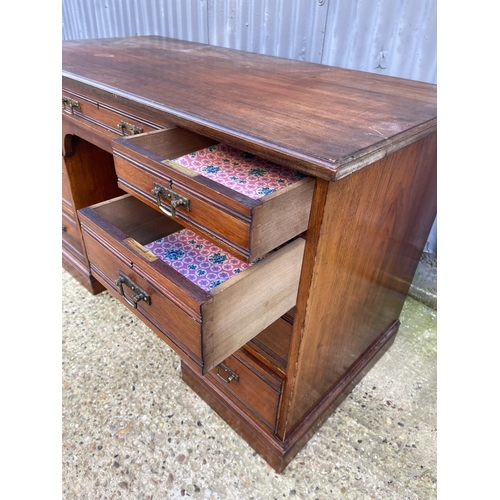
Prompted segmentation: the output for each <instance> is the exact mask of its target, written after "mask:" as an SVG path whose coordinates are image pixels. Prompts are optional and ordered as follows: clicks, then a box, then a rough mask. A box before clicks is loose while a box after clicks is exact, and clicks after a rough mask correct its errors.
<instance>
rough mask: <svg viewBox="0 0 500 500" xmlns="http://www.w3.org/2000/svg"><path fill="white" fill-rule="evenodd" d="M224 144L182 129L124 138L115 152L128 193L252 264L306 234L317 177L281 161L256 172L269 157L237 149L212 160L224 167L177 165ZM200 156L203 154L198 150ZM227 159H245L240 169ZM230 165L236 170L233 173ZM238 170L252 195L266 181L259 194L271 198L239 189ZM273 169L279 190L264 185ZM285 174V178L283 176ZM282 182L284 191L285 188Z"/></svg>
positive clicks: (116, 162)
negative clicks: (284, 164) (292, 169)
mask: <svg viewBox="0 0 500 500" xmlns="http://www.w3.org/2000/svg"><path fill="white" fill-rule="evenodd" d="M218 147H220V148H221V149H224V148H227V147H228V146H227V145H220V144H217V143H216V142H215V141H213V140H211V139H209V138H206V137H203V136H200V135H198V134H195V133H193V132H190V131H188V130H184V129H180V128H176V127H172V128H170V129H166V130H160V131H155V132H151V133H149V134H141V135H138V136H135V137H129V138H127V139H117V140H115V141H113V144H112V148H113V154H114V157H115V167H116V173H117V176H118V183H119V185H120V187H121V188H122V189H123V190H125V191H127V192H128V193H130V194H132V195H133V196H136V197H138V198H139V199H141V200H142V201H144V202H146V203H148V204H149V205H150V206H153V207H155V208H156V209H157V210H159V211H161V212H162V213H164V214H165V215H166V216H168V217H173V218H176V219H178V220H179V222H180V223H181V224H183V225H185V226H186V227H190V228H192V229H194V230H196V231H198V232H201V233H203V234H204V236H206V237H207V238H208V239H210V240H211V241H214V242H215V243H216V244H218V245H221V246H222V247H223V248H226V249H228V250H229V251H230V252H231V253H233V254H235V255H237V256H238V257H239V258H241V259H243V260H245V261H246V262H252V261H254V260H255V259H257V258H259V257H261V256H263V255H265V254H266V253H267V252H269V251H271V250H273V249H275V248H277V247H279V246H280V245H282V244H283V243H286V242H287V241H290V240H291V239H293V238H294V237H296V236H297V235H299V234H301V233H302V232H304V231H305V230H306V229H307V227H308V223H309V213H310V209H311V203H312V195H313V190H314V179H313V178H311V177H301V176H300V175H301V174H298V173H296V172H295V173H293V171H291V170H289V169H285V167H279V166H277V165H275V164H272V165H269V166H266V168H267V169H268V170H266V168H264V167H262V168H260V167H259V168H249V167H248V165H251V164H252V162H255V164H256V165H260V164H261V162H263V161H264V160H261V159H258V158H256V157H253V156H252V155H248V156H249V157H250V158H251V159H248V160H245V155H247V153H243V152H241V151H239V152H238V150H236V151H237V153H234V152H232V151H233V150H228V152H223V151H222V150H221V151H218V152H217V155H219V156H217V157H216V159H214V160H213V161H218V162H219V163H217V166H206V167H201V166H198V167H195V166H194V165H195V164H196V162H197V160H192V162H193V163H192V165H191V168H195V169H196V168H197V169H198V170H191V169H190V168H188V167H187V166H185V165H181V162H182V161H183V160H179V162H174V161H172V160H173V159H176V158H179V157H182V158H184V159H186V161H188V160H187V158H191V156H192V155H195V156H196V154H199V155H200V157H203V155H205V157H206V158H208V157H210V155H213V156H216V155H215V153H213V152H212V151H213V148H218ZM211 148H212V149H211ZM200 151H202V153H201V154H200V153H196V152H200ZM224 151H226V149H224ZM224 154H227V155H228V156H230V155H231V154H236V155H238V154H240V155H241V157H242V158H243V159H240V158H239V156H238V157H237V159H238V160H239V161H240V162H241V164H240V166H236V165H239V164H238V162H233V161H232V160H234V159H235V157H233V158H232V160H231V161H230V160H229V159H226V158H224V159H223V160H222V159H220V158H222V157H223V155H224ZM210 158H211V157H210ZM226 160H227V161H226ZM190 161H191V160H190ZM204 161H205V160H204ZM206 161H212V160H211V159H210V160H206ZM244 161H246V162H247V163H245V165H247V166H245V167H243V166H241V165H243V162H244ZM219 164H220V165H219ZM224 165H232V166H229V167H227V168H226V167H225V166H224ZM265 165H268V164H265ZM236 168H241V169H242V170H241V171H238V175H241V176H242V178H241V179H240V181H241V182H242V183H248V185H249V188H248V189H249V193H250V192H252V193H253V194H252V196H257V195H256V194H255V193H254V192H253V191H251V188H250V187H253V186H257V185H259V186H260V185H261V184H260V183H262V186H261V187H260V188H259V191H260V193H267V192H269V194H266V195H262V196H260V195H259V196H260V197H259V198H252V197H250V194H249V196H246V195H245V194H242V192H238V191H237V190H236V189H237V186H236V187H235V183H237V182H236V180H235V179H238V178H239V177H238V176H237V175H236V170H235V169H236ZM273 169H274V170H273ZM271 170H273V175H274V176H278V177H277V179H279V181H280V182H281V181H282V184H280V182H278V180H276V177H273V184H272V185H273V186H274V188H273V189H276V190H273V189H271V188H266V187H265V186H266V182H271V181H269V180H268V178H271V175H268V171H271ZM202 172H205V174H204V175H203V174H202ZM213 172H216V174H213V175H217V176H218V177H217V179H218V180H217V181H216V180H214V178H211V177H208V176H209V175H212V173H213ZM285 174H286V175H285ZM244 175H247V178H244ZM280 175H282V176H283V179H280V178H279V176H280ZM259 176H262V179H263V180H262V181H260V180H258V179H260V177H259ZM289 178H292V180H290V179H289ZM256 179H257V180H256ZM240 181H238V182H240ZM224 183H226V184H224ZM250 185H251V186H250ZM282 185H283V186H285V187H283V188H280V187H281V186H282ZM229 186H233V187H234V189H233V188H231V187H229Z"/></svg>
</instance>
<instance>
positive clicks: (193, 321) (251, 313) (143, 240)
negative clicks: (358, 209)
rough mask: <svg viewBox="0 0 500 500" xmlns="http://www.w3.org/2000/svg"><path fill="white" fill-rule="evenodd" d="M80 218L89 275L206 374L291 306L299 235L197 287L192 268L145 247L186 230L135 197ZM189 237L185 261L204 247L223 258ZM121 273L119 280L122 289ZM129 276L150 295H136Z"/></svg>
mask: <svg viewBox="0 0 500 500" xmlns="http://www.w3.org/2000/svg"><path fill="white" fill-rule="evenodd" d="M79 218H80V221H81V226H82V231H83V238H84V241H85V247H86V250H87V255H88V258H89V261H90V264H91V269H92V274H93V275H94V276H95V278H96V279H98V280H99V281H100V282H101V283H102V284H103V285H104V286H106V287H107V288H108V289H109V290H110V291H112V292H113V293H114V294H115V295H121V297H120V298H121V300H122V301H123V302H124V303H125V304H126V305H127V306H128V307H130V308H131V309H132V310H133V311H134V312H135V313H136V314H137V315H138V316H140V317H141V318H142V319H145V320H146V321H147V322H148V323H149V324H150V325H153V326H154V327H155V328H156V330H159V331H161V333H163V334H164V335H165V336H166V337H167V339H169V340H170V341H171V343H173V344H174V345H176V346H177V347H179V350H180V354H183V353H184V354H187V355H188V356H189V357H190V358H191V359H193V360H194V361H196V363H197V364H198V366H199V367H200V368H201V371H202V373H204V374H205V373H207V372H208V371H209V370H210V369H212V368H213V367H215V366H216V365H217V364H218V363H220V362H221V361H222V360H224V359H226V358H227V357H229V356H230V355H232V354H233V353H234V352H236V351H237V350H238V349H240V348H241V347H242V346H243V345H244V344H246V343H247V342H248V341H249V340H251V339H252V338H254V337H255V336H256V335H258V334H259V333H260V332H261V331H262V330H264V329H265V328H267V327H268V326H269V325H270V324H271V323H273V322H274V321H276V320H277V319H278V318H279V317H280V316H282V315H283V314H285V313H286V312H287V311H288V310H289V309H290V308H291V307H293V306H294V305H295V301H296V297H297V291H298V282H299V277H300V269H301V265H302V258H303V253H304V245H305V242H304V240H303V239H301V238H298V239H297V240H295V241H293V242H291V243H290V244H288V245H286V246H285V247H283V248H280V249H279V250H277V251H276V252H273V253H272V254H270V255H269V256H267V257H266V258H264V259H262V260H261V261H259V262H258V263H256V264H254V265H252V266H246V267H245V265H242V266H240V265H238V266H237V267H238V272H237V273H235V274H234V275H233V276H232V277H231V278H230V279H227V280H226V281H224V280H223V281H222V282H220V281H218V282H217V283H218V284H216V285H215V286H214V287H212V288H206V289H203V288H201V285H197V284H195V282H193V281H192V280H190V279H188V277H186V276H187V275H189V273H190V271H186V272H187V274H182V273H181V272H178V271H176V270H175V269H174V267H172V266H171V265H169V264H168V263H167V262H165V261H164V260H163V259H161V258H159V257H158V254H155V253H153V252H152V251H151V250H149V249H148V248H146V247H145V245H148V244H149V243H151V242H155V241H157V240H159V239H160V238H162V237H163V236H168V235H174V237H177V236H176V235H177V233H178V232H179V229H180V230H182V231H185V229H184V228H183V227H182V226H181V225H179V224H177V223H176V222H175V221H172V220H171V219H169V218H167V217H164V216H163V215H162V214H160V213H159V212H157V211H156V210H154V209H152V208H150V207H148V206H147V205H145V204H143V203H141V202H140V201H138V200H137V199H136V198H134V197H132V196H129V195H125V196H122V197H120V198H117V199H115V200H112V201H110V202H103V203H100V204H97V205H95V206H93V207H87V208H85V209H82V210H80V211H79ZM192 238H193V237H192V236H188V237H187V238H186V240H185V241H187V240H188V239H189V242H190V244H192V245H195V244H196V245H198V246H197V247H196V248H203V250H201V251H199V252H200V253H199V254H197V253H196V251H194V250H192V251H191V250H187V251H186V252H184V253H185V255H186V257H187V258H189V259H191V260H190V261H188V260H186V263H189V262H190V263H193V262H198V260H197V259H198V257H199V256H201V255H202V253H203V252H205V250H206V249H208V248H209V247H210V248H211V250H210V255H214V256H216V260H217V263H216V264H215V265H216V266H217V265H218V262H221V261H220V260H219V259H220V257H221V253H220V252H219V250H218V249H215V250H213V248H212V247H213V245H212V243H210V242H208V245H206V246H204V245H201V246H199V243H198V241H199V240H193V239H192ZM176 241H180V240H176ZM175 248H179V247H177V246H176V247H175ZM191 248H192V249H193V248H195V246H192V247H191ZM192 252H195V253H194V254H193V253H192ZM174 253H175V252H174ZM160 255H163V254H161V253H160ZM176 255H177V253H176ZM193 259H194V260H193ZM222 262H225V261H222ZM227 262H228V264H229V262H230V261H227ZM175 264H180V263H179V262H177V261H176V262H175ZM242 264H243V263H242ZM231 265H233V264H231ZM202 267H203V266H200V269H202ZM203 269H206V268H205V267H203ZM224 269H226V268H224ZM221 270H222V268H221ZM208 272H209V273H212V272H213V271H212V268H210V270H209V271H208ZM223 274H227V271H226V270H224V271H223ZM120 277H121V278H123V279H124V280H125V281H123V282H122V286H121V287H120V285H119V283H120V281H122V279H121V278H120ZM196 279H198V278H196ZM214 279H215V278H214ZM127 280H128V281H130V282H131V283H133V284H135V285H137V287H138V289H141V290H142V291H143V293H144V294H146V295H147V296H148V297H149V298H148V300H147V301H144V300H142V297H141V296H140V294H139V295H138V292H137V291H136V290H134V285H133V284H132V285H131V284H130V283H127ZM195 281H196V280H195ZM134 297H136V299H134Z"/></svg>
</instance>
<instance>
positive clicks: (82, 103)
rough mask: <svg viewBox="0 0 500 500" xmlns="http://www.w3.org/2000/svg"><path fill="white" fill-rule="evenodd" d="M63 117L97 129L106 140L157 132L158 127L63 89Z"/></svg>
mask: <svg viewBox="0 0 500 500" xmlns="http://www.w3.org/2000/svg"><path fill="white" fill-rule="evenodd" d="M62 113H63V116H64V117H66V118H69V119H71V120H75V121H76V122H78V123H79V124H81V125H83V126H84V127H91V128H93V129H97V130H99V131H100V133H101V134H103V135H104V136H105V137H106V138H107V139H115V138H117V137H125V136H129V135H135V134H142V133H143V132H150V131H152V130H157V129H159V128H160V127H159V126H158V125H155V124H152V123H150V122H147V121H145V120H143V119H140V118H138V117H137V116H135V115H133V114H130V113H127V112H126V111H124V110H121V109H118V108H116V107H114V106H110V105H108V104H106V103H103V102H100V101H96V100H94V99H91V98H88V97H85V96H83V95H81V94H77V93H74V92H70V91H68V90H65V89H63V92H62Z"/></svg>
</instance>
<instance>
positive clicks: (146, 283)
mask: <svg viewBox="0 0 500 500" xmlns="http://www.w3.org/2000/svg"><path fill="white" fill-rule="evenodd" d="M84 238H85V246H86V249H87V254H88V256H89V260H90V263H91V271H92V274H93V275H94V277H95V278H96V279H97V280H99V281H100V282H101V283H102V284H103V285H104V286H105V287H106V288H107V289H108V290H110V291H111V292H112V293H113V294H114V295H115V296H116V297H118V298H119V299H120V300H121V301H122V302H123V303H125V304H126V305H128V306H129V307H131V309H132V310H133V311H134V313H135V314H136V315H137V316H138V317H139V318H140V319H141V320H142V321H146V322H147V323H148V324H149V325H152V326H153V327H155V328H156V329H158V330H159V331H160V332H161V333H162V334H163V335H165V336H166V337H167V338H168V339H169V340H170V341H171V342H172V343H173V344H175V346H177V347H178V349H180V351H181V352H182V353H183V354H186V355H188V356H189V357H190V358H191V359H193V360H194V361H195V362H196V363H197V364H200V363H201V344H200V338H201V331H200V328H201V326H200V323H199V321H196V320H195V319H193V317H192V316H191V315H189V314H188V313H187V312H186V311H185V310H182V309H181V308H180V307H178V306H177V305H176V304H175V303H174V302H173V300H175V297H173V296H170V297H171V298H172V299H173V300H170V299H169V298H168V296H167V295H166V293H168V292H167V291H166V290H165V289H161V288H160V286H159V285H158V284H157V285H156V286H154V285H153V282H154V280H153V279H151V277H150V276H149V275H148V273H147V271H146V272H145V271H144V270H143V269H141V268H140V267H139V266H138V265H137V264H136V263H133V262H132V263H131V262H130V261H129V260H128V259H127V258H126V257H125V256H123V255H121V254H120V253H119V252H118V251H116V250H115V251H109V250H108V249H107V248H106V247H105V246H104V245H103V242H100V241H98V240H97V239H95V238H94V237H90V236H89V235H88V234H86V233H84ZM134 264H135V265H134ZM120 277H122V280H121V281H122V283H121V286H120V284H117V281H118V280H119V279H120ZM133 288H135V289H133ZM141 292H144V293H145V294H146V295H147V297H148V300H147V301H146V300H139V301H138V302H137V303H136V304H135V305H134V297H135V296H137V295H138V294H140V293H141ZM169 295H170V294H169Z"/></svg>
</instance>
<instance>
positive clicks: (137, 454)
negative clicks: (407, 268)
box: [62, 271, 437, 500]
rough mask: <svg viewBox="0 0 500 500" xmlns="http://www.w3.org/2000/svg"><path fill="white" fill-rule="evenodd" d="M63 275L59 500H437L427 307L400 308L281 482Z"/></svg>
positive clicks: (170, 366)
mask: <svg viewBox="0 0 500 500" xmlns="http://www.w3.org/2000/svg"><path fill="white" fill-rule="evenodd" d="M62 280H63V294H62V295H63V304H62V309H63V340H62V342H63V343H62V360H63V367H62V368H63V374H62V403H63V408H62V427H63V428H62V431H63V436H62V443H63V450H62V471H63V478H62V492H63V495H62V497H63V498H64V499H120V498H121V499H134V500H153V499H154V500H159V499H169V498H183V497H192V498H199V499H229V500H247V499H248V500H250V499H255V500H257V499H263V500H272V499H281V498H289V497H292V498H303V499H328V500H330V499H349V500H354V499H360V500H365V499H384V500H391V499H398V500H404V499H409V500H414V499H422V500H430V499H434V498H436V497H437V494H436V491H437V488H436V481H437V479H436V478H437V458H436V425H437V424H436V421H437V415H436V386H437V382H436V357H437V356H436V336H437V332H436V316H437V313H436V311H435V310H434V309H432V308H429V307H428V306H426V305H424V304H422V303H421V302H418V301H416V300H415V299H413V298H411V297H410V298H408V299H407V301H406V304H405V307H404V309H403V313H402V316H401V323H402V326H401V327H400V330H399V334H398V336H397V338H396V341H395V343H394V344H393V346H392V347H391V348H390V350H389V351H388V352H387V353H386V354H385V355H384V356H383V358H382V359H381V360H380V361H379V362H378V364H377V365H376V366H375V367H374V368H373V370H372V371H371V372H370V373H369V374H368V375H367V376H366V377H365V378H364V379H363V380H362V382H361V383H360V384H359V385H358V386H357V387H356V388H355V389H354V391H353V392H352V394H351V396H349V397H348V398H347V399H346V400H345V401H344V402H343V403H342V405H341V406H340V407H339V408H338V409H337V411H336V412H335V413H334V414H333V415H332V416H331V417H330V418H329V419H328V421H327V422H326V423H325V424H324V425H323V427H321V429H320V430H319V431H318V432H317V433H316V434H315V436H314V437H313V438H312V439H311V440H310V441H309V443H308V445H307V446H306V447H305V448H304V449H303V450H302V451H301V452H300V453H299V454H298V455H297V457H296V458H295V459H294V460H293V461H292V462H291V464H290V465H289V466H288V467H287V468H286V469H285V471H284V472H283V473H282V474H280V475H278V474H276V473H275V472H274V470H273V469H271V467H269V466H268V465H267V464H266V462H264V460H262V459H261V458H260V457H259V456H258V455H256V453H255V452H254V451H253V450H252V449H251V448H250V447H249V446H248V445H247V444H246V443H245V441H243V440H242V439H241V438H240V437H239V436H238V435H237V434H236V433H235V432H233V431H232V429H231V428H230V427H229V426H228V425H226V424H225V422H224V421H223V420H222V419H220V418H219V417H218V416H217V414H216V413H215V412H213V411H212V410H211V409H210V407H208V406H207V405H206V404H205V403H204V402H203V401H202V400H201V399H200V398H199V397H198V396H197V395H196V394H194V393H193V392H192V391H191V390H190V389H189V388H188V387H187V386H186V385H185V384H184V383H183V382H182V380H181V376H180V362H179V358H178V356H177V355H176V354H175V353H174V352H173V351H172V350H171V349H170V348H169V347H168V346H167V345H166V344H165V343H163V342H162V341H161V340H160V339H159V338H158V337H157V336H156V335H155V334H154V333H153V332H151V330H149V329H148V328H147V327H146V326H144V325H143V324H142V323H141V322H140V321H139V320H137V319H136V318H135V317H134V315H133V314H132V313H130V312H129V311H128V309H127V308H126V307H125V306H123V305H122V304H121V303H120V302H119V301H117V300H115V299H114V298H113V297H112V296H110V295H109V294H108V293H107V292H105V293H102V294H100V295H98V296H92V295H91V294H89V293H88V292H87V291H86V290H85V289H84V288H83V287H81V286H80V285H79V284H78V283H77V282H76V281H75V280H74V279H73V278H72V277H71V276H70V275H69V274H67V273H66V272H65V271H63V274H62Z"/></svg>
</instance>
